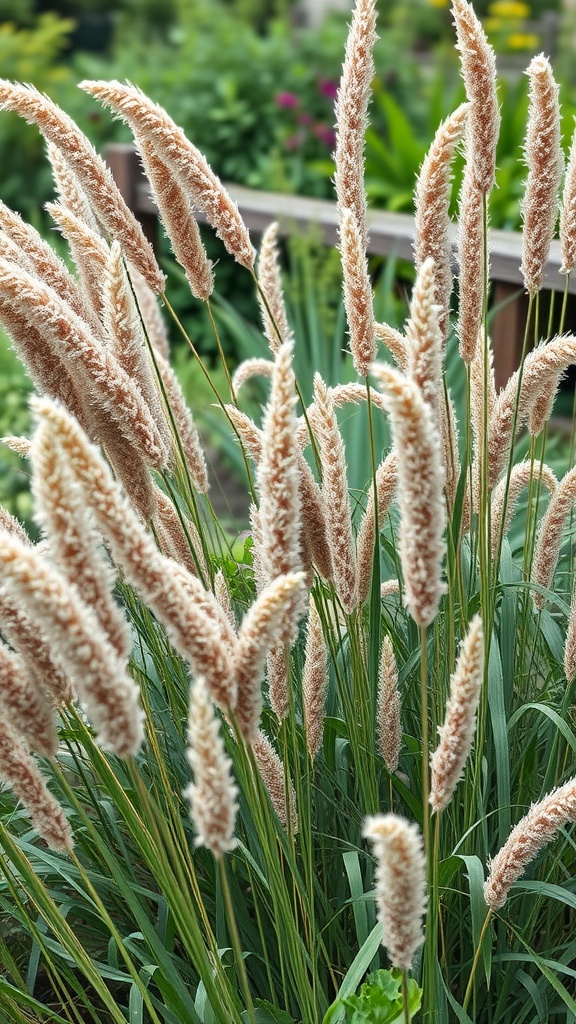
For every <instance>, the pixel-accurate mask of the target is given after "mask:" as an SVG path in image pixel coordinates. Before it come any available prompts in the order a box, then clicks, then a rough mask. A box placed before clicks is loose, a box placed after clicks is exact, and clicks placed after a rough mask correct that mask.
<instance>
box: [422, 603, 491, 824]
mask: <svg viewBox="0 0 576 1024" xmlns="http://www.w3.org/2000/svg"><path fill="white" fill-rule="evenodd" d="M483 674H484V633H483V630H482V620H481V618H480V616H479V615H476V616H475V617H474V618H473V619H472V622H471V623H470V626H469V628H468V632H467V634H466V636H465V638H464V640H463V641H462V646H461V648H460V653H459V655H458V661H457V663H456V668H455V670H454V673H453V675H452V677H451V679H450V696H449V697H448V702H447V704H446V716H445V718H444V725H442V726H440V727H439V729H438V732H439V735H440V743H439V745H438V747H437V748H436V750H435V751H434V753H433V754H432V757H431V759H430V765H431V769H432V774H431V785H430V803H431V805H432V810H433V811H434V812H435V813H436V814H439V813H440V811H442V810H444V808H445V807H447V806H448V804H449V803H450V800H451V799H452V796H453V793H454V790H455V789H456V786H457V784H458V780H459V779H460V777H461V775H462V772H463V771H464V766H465V764H466V760H467V758H468V755H469V753H470V750H471V747H472V742H473V740H474V732H475V730H476V708H477V707H478V700H479V697H480V687H481V685H482V677H483Z"/></svg>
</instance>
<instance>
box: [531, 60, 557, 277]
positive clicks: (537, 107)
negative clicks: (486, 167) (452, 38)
mask: <svg viewBox="0 0 576 1024" xmlns="http://www.w3.org/2000/svg"><path fill="white" fill-rule="evenodd" d="M526 74H527V75H528V77H529V79H530V92H529V96H530V104H529V108H528V127H527V130H526V142H525V148H524V152H525V156H526V163H527V165H528V179H527V181H526V189H525V192H524V198H523V200H522V203H521V211H522V222H523V223H522V266H521V268H520V269H521V271H522V274H523V277H524V285H525V288H526V291H527V292H528V294H529V295H535V294H536V292H537V291H538V290H539V289H540V287H541V286H542V280H543V278H544V267H545V264H546V260H547V259H548V253H549V252H550V243H551V241H552V239H553V237H554V229H555V227H556V218H557V216H558V190H559V188H560V182H561V180H562V174H563V172H564V155H563V153H562V147H561V144H560V104H559V102H558V85H557V84H556V82H555V81H554V76H553V74H552V68H551V67H550V62H549V61H548V59H547V58H546V57H545V56H544V54H543V53H541V54H539V55H538V56H537V57H533V58H532V60H531V61H530V64H529V66H528V70H527V71H526Z"/></svg>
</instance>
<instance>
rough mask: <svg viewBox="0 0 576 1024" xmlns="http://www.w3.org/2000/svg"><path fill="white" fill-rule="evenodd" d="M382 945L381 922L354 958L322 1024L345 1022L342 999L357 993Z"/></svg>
mask: <svg viewBox="0 0 576 1024" xmlns="http://www.w3.org/2000/svg"><path fill="white" fill-rule="evenodd" d="M381 943H382V924H381V923H380V921H379V922H378V924H376V925H375V926H374V928H373V929H372V931H371V932H370V935H369V936H368V938H367V939H366V942H365V943H364V945H363V946H362V948H361V949H360V950H359V951H358V953H357V954H356V956H355V957H354V959H353V961H352V963H351V964H350V967H349V968H348V971H347V973H346V975H345V977H344V980H343V982H342V984H341V986H340V992H339V993H338V998H337V999H336V1000H335V1001H334V1002H333V1003H332V1005H331V1006H330V1007H329V1008H328V1010H327V1011H326V1013H325V1015H324V1019H323V1021H322V1024H338V1022H339V1021H342V1020H344V1012H345V1010H344V1006H343V1004H342V999H345V998H346V996H347V995H351V994H352V993H353V992H355V991H356V989H357V988H358V985H359V984H360V982H361V980H362V978H363V977H364V975H365V973H366V971H367V970H368V967H369V965H370V962H371V960H372V957H373V956H374V954H375V953H376V950H377V949H378V947H379V946H380V945H381Z"/></svg>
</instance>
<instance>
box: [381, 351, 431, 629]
mask: <svg viewBox="0 0 576 1024" xmlns="http://www.w3.org/2000/svg"><path fill="white" fill-rule="evenodd" d="M372 370H373V373H374V374H375V376H376V377H377V379H378V381H379V383H380V385H381V386H382V389H383V391H384V394H385V396H386V400H387V403H388V407H389V413H390V419H391V422H392V433H393V437H394V447H395V449H396V452H397V454H398V504H399V506H400V539H399V543H398V549H399V553H400V561H401V563H402V571H403V574H404V588H405V603H406V606H407V608H408V611H409V612H410V614H411V616H412V618H413V619H414V620H415V622H417V623H418V625H420V626H428V625H429V624H430V623H431V622H432V619H433V618H434V616H435V615H436V612H437V610H438V604H439V601H440V598H441V596H442V594H443V593H444V590H445V587H444V585H443V583H442V580H441V563H442V558H443V556H444V549H445V544H444V540H443V533H444V526H445V523H446V509H445V502H444V495H443V493H442V489H443V486H444V469H443V467H442V458H441V451H440V439H439V435H438V428H437V427H436V426H435V424H434V421H433V418H432V413H431V411H430V408H429V406H428V403H427V402H425V401H424V399H423V397H422V394H421V392H420V389H419V387H418V386H417V385H416V384H415V383H414V381H412V380H410V379H409V378H407V377H404V376H403V375H402V374H401V373H399V371H398V370H394V369H393V368H392V367H389V366H385V365H384V364H382V363H375V364H374V366H373V368H372Z"/></svg>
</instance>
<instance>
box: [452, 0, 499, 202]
mask: <svg viewBox="0 0 576 1024" xmlns="http://www.w3.org/2000/svg"><path fill="white" fill-rule="evenodd" d="M452 13H453V15H454V24H455V26H456V35H457V38H458V43H457V49H458V51H459V53H460V64H461V67H462V77H463V79H464V86H465V88H466V96H467V97H468V99H469V101H470V107H469V110H468V116H467V120H468V135H469V154H468V160H469V161H470V170H471V173H472V176H473V181H474V184H475V185H476V187H477V188H478V189H480V191H481V192H482V194H483V195H487V194H488V192H489V191H490V189H491V188H492V185H493V184H494V173H495V167H496V143H497V142H498V135H499V132H500V108H499V105H498V95H497V92H496V60H495V57H494V50H493V49H492V47H491V46H490V44H489V43H488V40H487V38H486V33H485V32H484V29H483V28H482V25H481V24H480V22H479V20H478V18H477V17H476V15H475V13H474V10H473V8H472V6H471V4H469V3H467V2H466V0H452Z"/></svg>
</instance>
